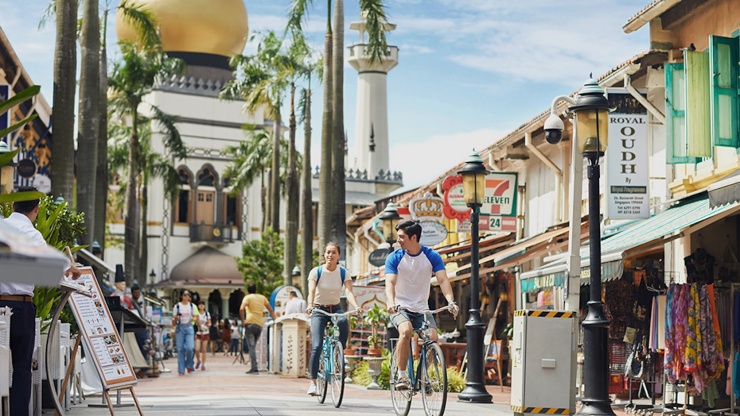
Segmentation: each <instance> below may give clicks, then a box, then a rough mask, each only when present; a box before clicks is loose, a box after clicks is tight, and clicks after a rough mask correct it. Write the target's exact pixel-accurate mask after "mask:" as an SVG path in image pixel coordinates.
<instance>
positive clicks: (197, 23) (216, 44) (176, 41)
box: [116, 0, 249, 57]
mask: <svg viewBox="0 0 740 416" xmlns="http://www.w3.org/2000/svg"><path fill="white" fill-rule="evenodd" d="M129 4H130V5H132V6H133V5H141V6H143V7H144V8H145V9H147V10H149V11H150V12H151V13H152V14H153V15H154V17H155V18H156V19H157V24H158V25H159V29H160V36H161V38H162V46H163V48H164V50H165V51H166V52H186V53H199V54H210V55H221V56H225V57H231V56H234V55H237V54H241V53H242V52H243V51H244V46H245V45H246V43H247V35H248V34H249V26H248V23H247V9H246V8H245V7H244V1H243V0H130V1H129ZM116 34H117V35H118V39H119V40H135V39H136V35H135V29H134V28H133V27H132V26H131V25H130V24H129V23H128V22H127V21H124V19H123V13H122V12H121V11H120V10H118V12H117V13H116Z"/></svg>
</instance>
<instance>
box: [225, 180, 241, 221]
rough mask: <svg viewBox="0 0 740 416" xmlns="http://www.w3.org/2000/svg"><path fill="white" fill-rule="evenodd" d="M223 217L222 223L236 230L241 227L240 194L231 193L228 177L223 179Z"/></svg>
mask: <svg viewBox="0 0 740 416" xmlns="http://www.w3.org/2000/svg"><path fill="white" fill-rule="evenodd" d="M223 183H224V186H223V202H224V204H223V218H224V225H228V226H232V227H234V228H235V230H236V231H238V230H239V228H240V227H241V208H242V207H241V194H239V193H237V194H235V195H231V191H232V189H231V188H230V185H231V180H230V178H224V180H223Z"/></svg>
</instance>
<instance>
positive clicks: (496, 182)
mask: <svg viewBox="0 0 740 416" xmlns="http://www.w3.org/2000/svg"><path fill="white" fill-rule="evenodd" d="M516 185H517V174H516V173H508V172H507V173H504V172H495V173H489V174H488V175H486V193H485V196H484V197H483V205H482V206H481V208H480V214H481V215H495V216H502V217H510V216H516V195H517V192H516Z"/></svg>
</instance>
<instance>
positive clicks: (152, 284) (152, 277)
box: [149, 269, 157, 288]
mask: <svg viewBox="0 0 740 416" xmlns="http://www.w3.org/2000/svg"><path fill="white" fill-rule="evenodd" d="M156 278H157V274H156V273H154V269H152V272H151V273H149V287H150V288H151V287H153V286H154V283H156V282H155V281H154V279H156Z"/></svg>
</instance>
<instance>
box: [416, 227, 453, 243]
mask: <svg viewBox="0 0 740 416" xmlns="http://www.w3.org/2000/svg"><path fill="white" fill-rule="evenodd" d="M419 225H421V239H420V240H419V243H420V244H421V245H423V246H428V247H431V246H435V245H437V244H439V243H441V242H442V241H444V239H445V238H447V228H446V227H445V226H444V225H443V224H442V223H439V222H437V221H421V222H420V223H419Z"/></svg>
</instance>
